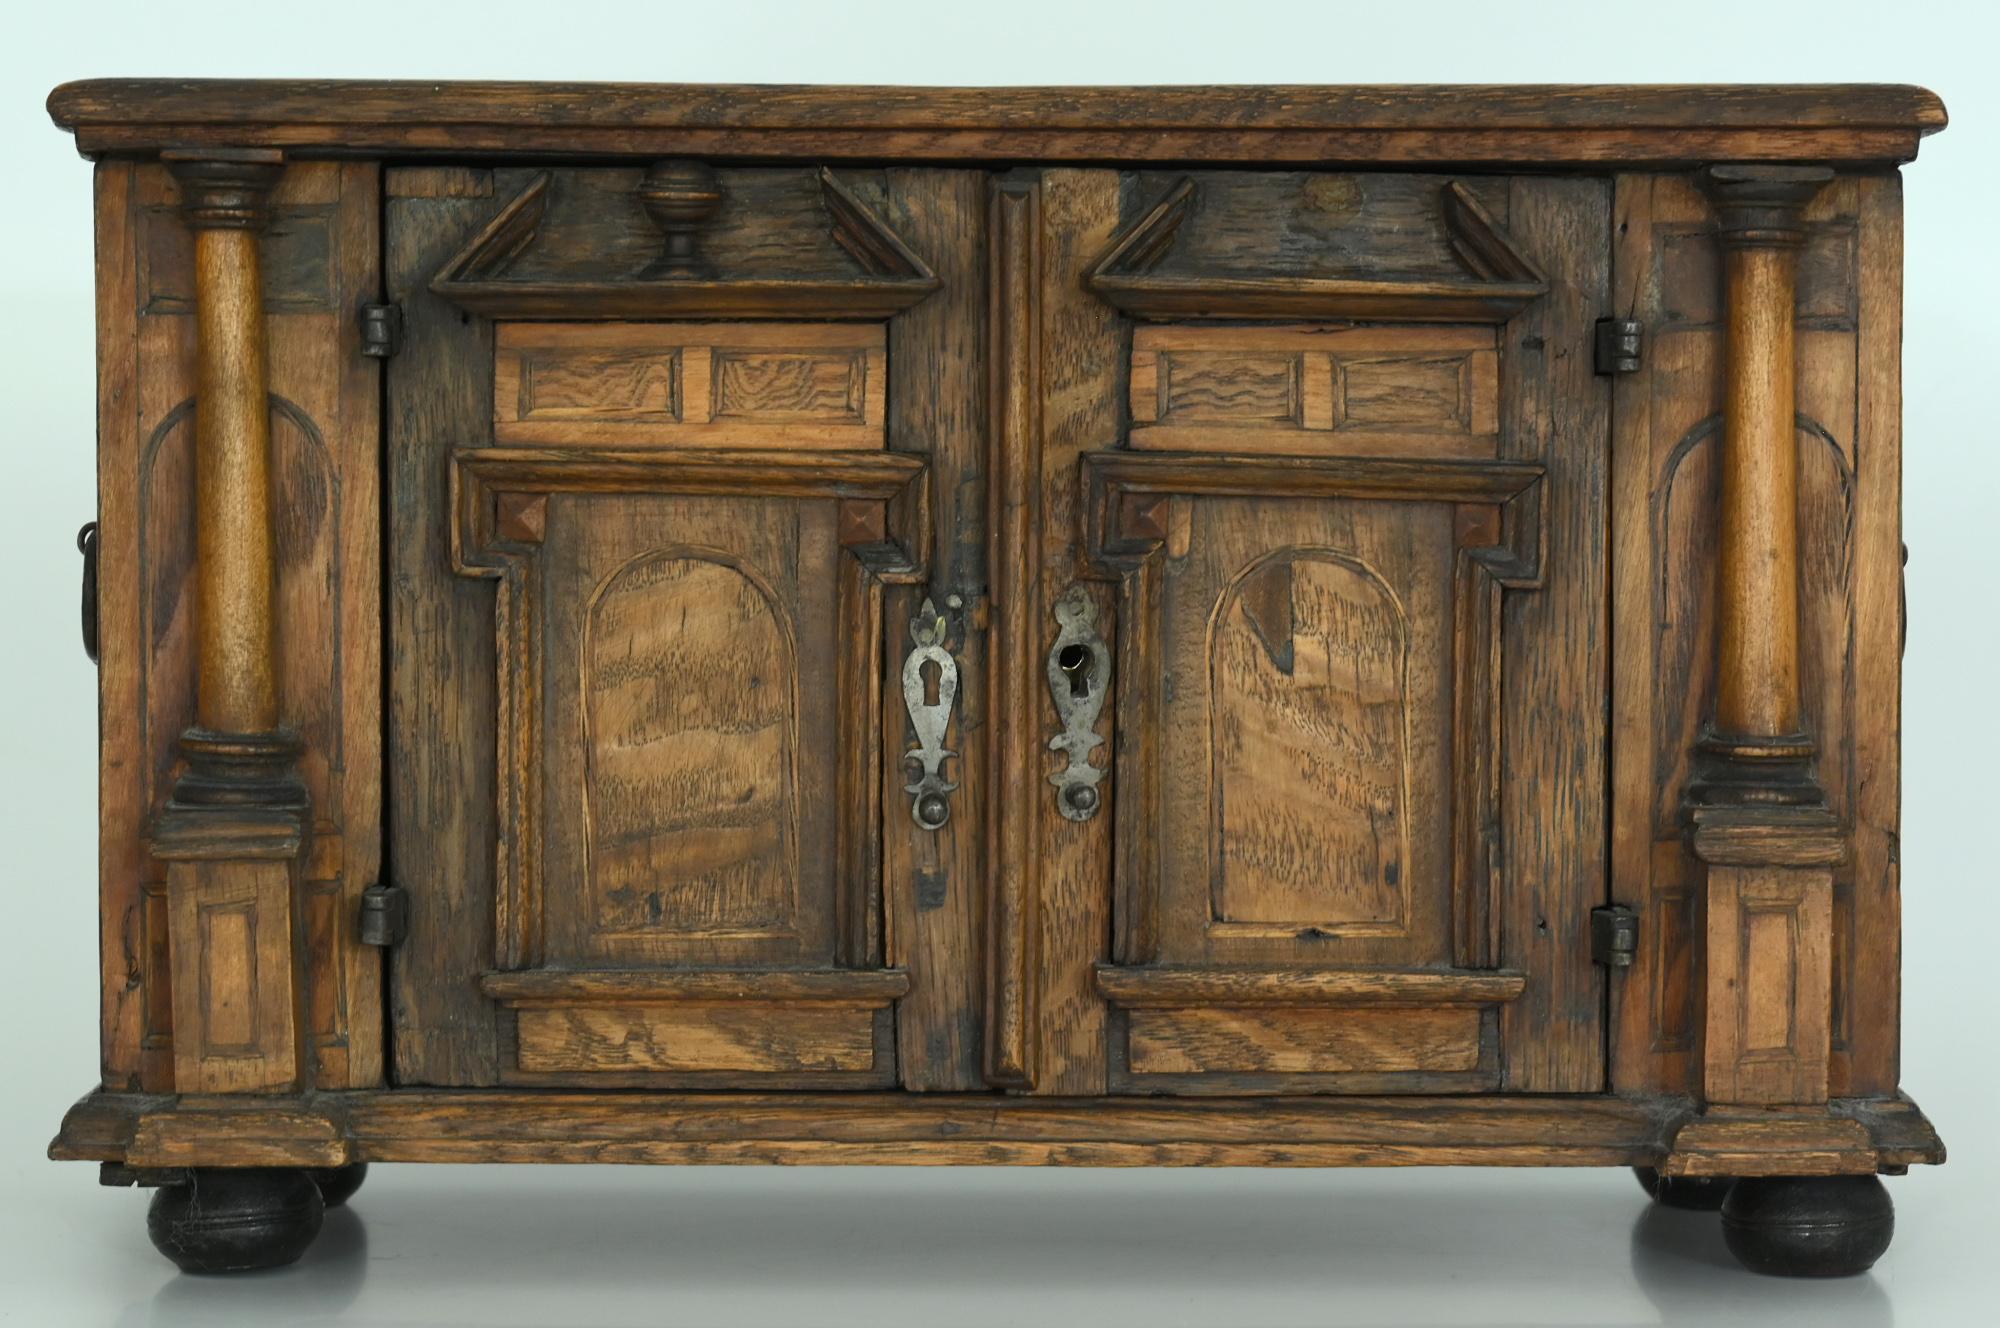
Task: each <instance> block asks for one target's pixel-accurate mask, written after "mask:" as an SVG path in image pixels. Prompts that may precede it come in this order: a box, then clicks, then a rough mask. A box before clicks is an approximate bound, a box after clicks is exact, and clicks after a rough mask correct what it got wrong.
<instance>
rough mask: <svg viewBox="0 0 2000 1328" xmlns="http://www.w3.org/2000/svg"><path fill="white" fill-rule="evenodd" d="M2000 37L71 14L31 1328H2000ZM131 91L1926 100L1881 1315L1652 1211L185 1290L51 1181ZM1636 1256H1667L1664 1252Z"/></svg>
mask: <svg viewBox="0 0 2000 1328" xmlns="http://www.w3.org/2000/svg"><path fill="white" fill-rule="evenodd" d="M1994 12H1995V10H1994V6H1993V5H1992V4H1991V3H1990V0H1989V2H1987V3H1979V2H1976V0H1963V2H1961V3H1955V4H1951V3H1930V4H1923V3H1908V4H1886V3H1879V2H1878V3H1844V2H1840V3H1836V2H1835V0H1819V2H1817V3H1810V4H1771V3H1764V4H1758V3H1748V2H1741V3H1725V4H1714V3H1696V2H1695V0H1673V2H1672V3H1641V2H1639V0H1592V2H1591V3H1582V4H1577V3H1566V4H1532V3H1527V2H1526V0H1517V2H1516V3H1511V4H1503V3H1497V2H1491V3H1450V2H1447V0H1425V2H1423V3H1403V4H1393V3H1379V2H1378V3H1365V4H1342V3H1326V2H1324V0H1322V2H1320V3H1312V4H1298V5H1258V4H1251V3H1243V2H1241V0H1235V2H1232V0H1203V3H1199V4H1185V3H1175V2H1171V0H1122V2H1121V3H1117V4H1093V3H1085V2H1084V0H1068V2H1067V3H1049V2H1048V0H979V2H978V3H976V4H963V5H952V4H943V3H933V4H917V3H902V4H854V3H839V2H838V0H822V2H821V3H816V4H758V3H751V2H750V0H711V2H710V3H705V4H661V3H653V4H642V3H632V4H612V3H587V2H586V0H542V2H541V3H533V4H525V3H513V2H511V0H492V2H491V3H485V4H477V5H449V6H447V5H435V6H433V5H426V4H421V3H414V2H400V3H388V4H383V3H372V2H368V0H364V2H363V3H358V4H356V3H349V4H333V3H330V0H313V2H312V3H298V2H297V0H293V2H292V3H281V2H279V0H265V2H264V3H257V4H243V3H229V4H225V3H216V2H214V0H179V2H178V3H157V2H156V3H138V4H130V3H113V2H112V0H91V2H90V3H80V2H73V3H68V4H64V3H60V2H59V0H37V2H36V3H33V4H20V5H15V6H11V7H9V9H8V11H7V12H6V13H5V15H4V17H0V34H4V40H0V71H4V77H0V145H4V152H0V186H3V187H4V193H5V197H4V202H3V203H0V374H4V385H5V391H4V395H0V401H4V404H5V413H4V415H0V438H4V452H0V475H4V477H5V488H4V490H0V492H4V494H5V507H4V513H0V849H4V866H0V881H4V885H0V955H4V961H0V1076H4V1078H0V1322H5V1323H21V1324H31V1325H36V1326H37V1328H41V1326H42V1325H50V1326H53V1328H69V1325H92V1324H116V1325H121V1326H127V1325H151V1324H158V1325H167V1324H189V1325H204V1326H206V1325H228V1324H239V1323H241V1324H260V1325H262V1324H271V1325H276V1324H322V1323H343V1324H345V1323H353V1324H381V1325H420V1324H421V1325H430V1324H464V1325H475V1324H477V1325H577V1326H582V1325H598V1324H604V1325H627V1324H632V1325H637V1324H648V1325H652V1324H704V1325H707V1324H730V1325H764V1324H771V1325H784V1326H785V1328H800V1326H803V1325H817V1324H850V1323H853V1324H863V1323H865V1324H879V1325H884V1326H885V1328H886V1326H887V1325H901V1324H923V1325H952V1328H959V1326H960V1325H985V1324H1011V1323H1034V1324H1068V1323H1090V1324H1097V1325H1118V1324H1127V1323H1131V1324H1156V1325H1170V1324H1204V1325H1206V1324H1215V1325H1227V1326H1228V1328H1252V1326H1254V1325H1263V1324H1293V1323H1299V1324H1304V1323H1313V1324H1371V1325H1372V1324H1383V1325H1447V1324H1495V1325H1559V1324H1561V1325H1567V1324H1580V1325H1614V1324H1615V1325H1627V1324H1633V1325H1637V1324H1663V1323H1702V1324H1711V1325H1717V1324H1736V1323H1756V1324H1762V1325H1773V1326H1774V1328H1775V1326H1777V1325H1788V1324H1802V1325H1803V1324H1813V1325H1819V1326H1822V1328H1835V1326H1836V1325H1847V1324H1853V1325H1886V1324H1892V1323H1901V1324H1904V1325H1914V1326H1916V1328H1955V1326H1956V1325H1961V1324H1965V1325H1970V1324H1985V1323H1990V1322H1992V1321H1993V1318H1994V1314H1995V1312H1996V1311H1995V1310H1994V1309H1993V1305H1994V1304H1995V1303H1996V1297H2000V1273H1996V1267H2000V1254H1996V1251H1995V1236H1996V1231H2000V1224H1996V1223H1995V1221H1994V1220H1993V1217H1992V1207H1991V1196H1992V1195H1993V1194H1994V1193H1995V1188H1996V1180H2000V1177H1996V1167H1995V1162H1994V1157H1995V1144H1996V1139H1995V1133H1996V1131H2000V1119H1996V1113H1995V1111H1994V1109H1993V1105H1992V1102H1993V1096H1994V1094H1995V1092H1996V1090H1997V1089H2000V1071H1996V1069H1995V1067H1994V1063H1993V1062H1994V1058H1995V1057H1996V1056H2000V1040H1996V1037H1995V1028H1994V1016H1995V1006H1996V1001H1995V997H1994V992H1995V990H1996V985H1995V981H1994V972H1995V969H1996V960H1995V958H1994V955H1993V938H1994V937H1995V936H1996V935H2000V917H1996V910H1995V905H1994V893H1995V890H1994V886H1995V872H1994V869H1993V866H1992V863H1993V861H1994V853H1995V846H1996V844H2000V833H1997V832H2000V815H1996V814H1995V812H1994V808H1993V804H1994V801H1995V799H1994V793H1995V788H1996V783H2000V781H1996V779H1995V776H1994V773H1993V772H1994V770H1995V768H1996V757H1995V753H1996V750H2000V720H1996V714H2000V704H1997V703H1996V701H1995V692H1994V689H1993V687H1992V686H1991V684H1990V682H1989V678H1990V677H1991V674H1992V670H1993V668H1994V666H1995V663H1996V660H2000V631H1996V627H1995V619H1996V611H2000V594H1996V592H1995V585H1996V579H1995V578H1996V574H1995V562H1996V555H1995V549H1996V539H1995V535H1994V531H1993V526H1994V524H1995V523H1994V514H1995V512H1996V511H2000V460H1996V458H2000V430H1996V428H1995V424H1994V415H1995V402H1996V400H2000V385H1996V379H2000V373H1997V372H1996V370H2000V363H1996V360H2000V357H1996V350H2000V338H1996V336H1995V332H1994V328H1995V318H1996V312H2000V299H1996V289H1995V287H1996V281H1995V272H1996V268H2000V257H1996V255H1997V254H2000V236H1996V229H1995V228H1996V225H2000V207H1996V203H2000V198H1996V190H1995V186H1994V180H1995V173H1996V171H2000V139H1996V136H1995V116H1996V112H2000V101H1997V100H1996V96H1995V83H1996V81H2000V73H1997V72H1996V69H1995V66H1994V63H1993V58H1994V55H1993V53H1994V50H1995V49H1996V38H2000V25H1996V22H1995V20H1994V17H1993V15H1994ZM111 75H155V76H185V75H238V76H247V75H257V76H296V77H341V76H346V77H357V76H360V77H370V76H372V77H403V78H421V77H456V78H542V79H581V78H609V79H637V80H662V81H665V80H688V81H724V82H730V81H742V82H757V81H766V82H770V81H781V82H814V81H817V82H864V83H865V82H877V83H897V82H911V83H973V84H977V83H1228V82H1239V83H1240V82H1301V83H1303V82H1343V81H1345V82H1397V81H1409V82H1418V81H1456V82H1508V81H1575V82H1609V81H1633V82H1643V81H1692V80H1712V81H1741V82H1778V81H1821V80H1856V81H1897V82H1918V83H1923V84H1926V85H1928V86H1930V87H1932V88H1933V89H1935V90H1936V91H1938V92H1939V93H1941V94H1942V95H1943V97H1944V99H1945V101H1946V103H1947V105H1948V106H1949V107H1950V108H1951V114H1952V120H1953V126H1952V128H1951V129H1950V130H1949V131H1947V132H1946V133H1945V134H1944V135H1942V136H1941V137H1938V138H1934V139H1931V140H1929V141H1928V143H1927V144H1926V146H1925V148H1924V152H1923V158H1922V160H1920V161H1919V162H1918V163H1917V164H1916V165H1915V166H1914V167H1912V168H1910V170H1909V172H1908V194H1907V201H1908V231H1907V238H1908V282H1907V300H1908V316H1907V319H1906V372H1905V389H1906V391H1905V402H1906V405H1905V450H1906V456H1907V460H1906V465H1905V476H1906V486H1907V488H1906V504H1907V531H1908V539H1909V543H1910V548H1911V558H1910V572H1909V603H1910V638H1909V656H1908V662H1907V683H1906V687H1905V691H1904V701H1905V705H1904V730H1905V739H1906V745H1905V762H1904V837H1903V844H1904V851H1903V865H1904V876H1903V880H1904V892H1905V932H1906V947H1905V949H1906V961H1905V975H1906V977H1905V990H1906V1002H1905V1007H1904V1029H1905V1042H1904V1048H1905V1050H1904V1057H1903V1063H1904V1083H1905V1086H1906V1087H1907V1088H1908V1090H1909V1091H1910V1092H1911V1093H1912V1094H1914V1095H1915V1096H1917V1097H1918V1099H1919V1100H1920V1101H1922V1102H1923V1104H1924V1105H1925V1106H1926V1108H1928V1109H1929V1111H1930V1113H1931V1115H1932V1117H1933V1119H1934V1120H1935V1121H1936V1122H1937V1124H1938V1126H1939V1128H1940V1129H1941V1130H1942V1131H1943V1132H1944V1134H1945V1136H1946V1138H1947V1140H1948V1141H1949V1142H1950V1144H1951V1146H1952V1149H1953V1153H1954V1160H1953V1162H1952V1163H1951V1165H1950V1166H1948V1167H1946V1168H1943V1169H1942V1170H1927V1171H1920V1172H1919V1173H1917V1174H1915V1175H1912V1176H1910V1177H1908V1178H1907V1179H1904V1180H1896V1181H1891V1182H1890V1184H1891V1187H1892V1190H1893V1192H1894V1194H1895V1197H1896V1201H1897V1204H1898V1208H1899V1223H1900V1227H1901V1232H1900V1234H1899V1236H1898V1238H1897V1241H1896V1245H1895V1247H1894V1248H1893V1249H1892V1250H1891V1251H1890V1253H1889V1256H1888V1257H1887V1258H1886V1259H1885V1260H1884V1261H1883V1263H1882V1264H1881V1265H1880V1266H1879V1267H1878V1268H1877V1269H1876V1271H1875V1272H1874V1273H1873V1274H1872V1275H1871V1276H1870V1277H1868V1278H1864V1279H1859V1280H1851V1281H1846V1282H1841V1283H1834V1284H1821V1285H1813V1284H1796V1283H1783V1282H1771V1281H1765V1280H1761V1279H1755V1278H1751V1277H1750V1276H1748V1275H1747V1274H1743V1273H1740V1272H1737V1271H1736V1270H1735V1269H1734V1268H1733V1267H1732V1266H1730V1265H1729V1264H1728V1262H1727V1256H1726V1255H1724V1254H1723V1252H1722V1251H1721V1248H1720V1245H1719V1241H1718V1239H1717V1237H1716V1235H1715V1231H1714V1225H1713V1220H1712V1219H1705V1218H1700V1217H1692V1218H1690V1217H1685V1216H1683V1215H1679V1214H1674V1213H1664V1212H1659V1213H1651V1214H1649V1213H1648V1210H1647V1209H1646V1208H1645V1207H1644V1206H1643V1204H1642V1202H1641V1196H1640V1194H1639V1191H1638V1190H1637V1188H1636V1187H1635V1186H1634V1185H1633V1183H1632V1181H1631V1179H1630V1178H1629V1177H1628V1176H1627V1175H1625V1174H1624V1173H1623V1172H1588V1171H1586V1172H1475V1171H1441V1172H1242V1171H1235V1172H1207V1173H1199V1172H1140V1173H1132V1172H1109V1171H1073V1172H1054V1171H1047V1172H1044V1171H1018V1172H1000V1171H942V1170H921V1171H920V1170H908V1171H905V1170H898V1169H891V1170H879V1171H863V1170H802V1171H768V1170H756V1169H734V1170H732V1169H690V1170H633V1169H560V1168H520V1169H515V1170H506V1169H500V1168H480V1167H443V1168H415V1167H406V1168H390V1169H383V1170H381V1171H379V1172H378V1174H377V1175H376V1176H375V1177H374V1178H372V1179H371V1180H370V1181H369V1184H368V1188H367V1189H365V1190H363V1191H362V1193H361V1195H360V1197H359V1198H358V1199H357V1201H356V1206H355V1210H354V1211H353V1212H352V1213H349V1214H336V1215H335V1216H334V1217H332V1218H331V1219H330V1220H329V1221H328V1223H327V1231H326V1233H325V1235H324V1236H322V1237H321V1239H320V1242H319V1244H318V1245H317V1246H315V1248H314V1249H313V1250H312V1251H311V1252H310V1253H309V1254H308V1255H307V1256H306V1259H305V1261H304V1262H302V1263H301V1264H300V1265H298V1266H297V1267H296V1268H293V1269H290V1270H286V1271H282V1272H277V1273H272V1274H265V1275H260V1276H257V1277H255V1278H251V1279H242V1280H234V1281H230V1280H224V1281H201V1280H194V1279H187V1278H181V1277H178V1276H176V1275H175V1273H174V1271H173V1269H172V1268H171V1267H170V1266H169V1265H168V1264H167V1263H165V1262H164V1261H163V1260H161V1259H160V1258H159V1257H158V1256H157V1255H155V1254H154V1253H153V1251H152V1249H151V1247H150V1246H148V1245H147V1243H146V1239H145V1235H144V1231H143V1222H142V1212H143V1208H144V1198H143V1196H142V1195H140V1194H138V1193H135V1192H132V1191H124V1190H100V1189H99V1188H98V1187H97V1185H96V1177H95V1175H94V1174H93V1172H92V1170H91V1168H89V1167H87V1166H81V1165H64V1166H58V1165H56V1164H54V1163H50V1162H47V1161H45V1160H43V1148H44V1147H45V1145H46V1143H47V1141H48V1138H49V1135H50V1134H51V1133H52V1132H53V1130H54V1128H55V1125H56V1123H57V1121H58V1120H59V1119H60V1117H61V1115H62V1111H63V1109H64V1108H65V1107H66V1106H67V1105H68V1104H69V1102H70V1101H71V1100H72V1099H74V1098H75V1097H76V1096H77V1095H78V1094H79V1093H81V1092H82V1091H83V1090H84V1089H86V1088H88V1087H89V1086H90V1084H91V1083H92V1081H93V1080H94V1078H95V1076H96V1073H97V1070H96V1065H97V1059H96V1038H97V1032H96V1011H97V999H96V985H95V984H96V971H97V956H96V940H95V937H96V921H95V916H94V902H93V901H94V886H93V880H94V873H95V866H94V849H93V835H94V826H95V819H94V805H95V789H94V781H93V775H92V768H93V767H92V761H93V753H92V744H93V741H94V732H95V730H94V725H95V714H96V709H95V707H96V702H95V696H94V681H93V676H92V672H91V670H90V668H89V666H88V665H87V664H86V663H85V662H84V659H83V656H82V653H81V652H80V650H79V649H78V648H77V644H76V632H77V629H76V575H77V558H76V554H75V552H74V548H73V545H72V543H71V541H72V539H73V537H74V535H75V531H76V527H77V526H78V524H79V523H81V522H82V521H84V520H86V519H87V518H88V517H89V516H90V515H91V514H92V511H93V501H94V500H93V460H92V429H93V423H92V410H93V402H94V394H93V386H92V372H93V369H92V361H93V346H92V334H91V314H92V295H91V285H90V273H91V254H90V234H91V223H90V173H89V169H88V167H87V166H86V165H85V164H84V163H83V162H81V161H80V160H78V159H77V158H76V156H75V155H74V153H73V151H72V150H71V147H70V143H69V140H68V139H67V138H66V137H64V136H62V135H60V134H58V133H57V132H56V131H55V130H54V129H53V128H51V127H50V125H49V122H48V119H47V117H46V115H45V114H44V113H43V110H42V99H43V97H44V96H45V95H46V94H47V92H48V90H49V88H50V87H52V86H54V85H55V84H56V83H58V82H60V81H62V80H65V79H71V78H83V77H91V76H111ZM1642 1238H1643V1239H1642Z"/></svg>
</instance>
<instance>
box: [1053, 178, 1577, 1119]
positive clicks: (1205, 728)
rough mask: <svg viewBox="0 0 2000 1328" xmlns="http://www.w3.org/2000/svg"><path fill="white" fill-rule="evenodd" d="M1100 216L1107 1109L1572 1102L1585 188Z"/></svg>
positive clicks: (1088, 486)
mask: <svg viewBox="0 0 2000 1328" xmlns="http://www.w3.org/2000/svg"><path fill="white" fill-rule="evenodd" d="M1161 185H1162V186H1164V187H1159V186H1156V187H1155V188H1153V189H1150V190H1149V189H1148V188H1146V187H1144V186H1143V185H1142V186H1141V187H1137V188H1132V189H1128V190H1127V191H1126V197H1127V199H1128V200H1129V220H1128V225H1127V228H1126V230H1125V232H1124V233H1123V236H1122V239H1123V241H1124V242H1125V243H1124V244H1123V245H1122V246H1121V245H1114V246H1113V248H1112V249H1111V250H1110V251H1108V254H1107V256H1106V258H1105V260H1104V261H1103V262H1101V263H1100V264H1099V265H1098V266H1097V267H1096V268H1094V269H1093V270H1092V271H1091V272H1090V273H1089V274H1088V275H1087V277H1086V283H1087V284H1089V285H1090V286H1092V287H1093V288H1094V289H1096V290H1097V291H1098V293H1099V294H1100V295H1101V296H1103V298H1105V299H1107V300H1109V301H1111V302H1112V303H1113V304H1115V305H1117V306H1118V307H1119V308H1120V309H1121V311H1122V312H1123V313H1124V314H1125V315H1126V316H1127V317H1128V318H1129V319H1130V320H1131V321H1132V336H1131V343H1130V346H1131V349H1130V359H1129V369H1128V375H1129V376H1128V381H1127V388H1128V398H1129V413H1130V421H1131V423H1130V427H1129V428H1128V429H1127V430H1126V432H1125V434H1124V436H1123V438H1122V439H1121V440H1120V441H1121V445H1120V446H1118V447H1115V448H1111V449H1107V450H1104V451H1099V452H1096V453H1093V454H1090V455H1087V456H1084V457H1083V458H1081V460H1080V462H1079V465H1080V467H1081V475H1080V477H1079V479H1080V485H1081V492H1082V494H1083V503H1082V511H1081V524H1082V527H1083V530H1082V532H1081V539H1082V543H1083V545H1084V548H1083V555H1084V561H1085V563H1086V564H1087V565H1089V566H1092V567H1094V568H1095V569H1096V570H1097V573H1098V574H1099V575H1104V576H1111V577H1115V578H1116V580H1117V583H1118V594H1117V634H1116V635H1117V661H1116V668H1115V671H1114V672H1115V679H1116V681H1115V684H1114V687H1113V696H1114V698H1115V699H1114V702H1113V705H1112V709H1113V711H1114V727H1115V732H1116V742H1115V752H1116V755H1115V760H1114V761H1113V762H1112V765H1111V779H1110V783H1109V792H1110V803H1109V805H1110V807H1111V808H1112V815H1113V816H1114V818H1115V820H1114V827H1113V835H1112V839H1113V843H1114V854H1113V860H1114V867H1113V878H1114V879H1113V908H1112V922H1113V936H1112V941H1111V958H1110V961H1109V962H1108V963H1104V964H1101V965H1100V966H1099V967H1098V969H1097V973H1096V986H1097V990H1098V993H1099V995H1100V996H1101V997H1102V998H1103V999H1104V1001H1105V1002H1106V1003H1107V1005H1108V1006H1109V1009H1110V1016H1109V1021H1108V1034H1109V1048H1108V1065H1107V1070H1108V1080H1109V1086H1110V1088H1111V1089H1112V1091H1114V1092H1176V1093H1189V1092H1192V1093H1202V1092H1216V1093H1242V1092H1352V1093H1384V1092H1409V1093H1440V1092H1488V1091H1496V1090H1513V1091H1538V1092H1562V1091H1594V1090H1598V1089H1601V1088H1602V1086H1603V1084H1604V1051H1603V1046H1604V1043H1603V1017H1604V1009H1603V1004H1604V999H1605V998H1604V989H1603V983H1602V980H1601V976H1600V972H1599V970H1597V969H1596V968H1595V967H1594V966H1593V964H1592V963H1591V959H1590V953H1589V929H1590V917H1589V913H1590V909H1591V908H1592V907H1593V906H1595V905H1597V904H1600V903H1602V902H1604V898H1605V862H1604V849H1605V844H1604V834H1605V818H1604V808H1605V799H1606V789H1605V783H1604V781H1605V714H1606V706H1607V697H1608V695H1609V693H1608V690H1607V682H1608V679H1607V674H1606V667H1605V663H1606V649H1605V621H1606V598H1605V597H1606V584H1607V582H1606V567H1607V558H1608V551H1607V548H1606V530H1607V526H1608V519H1607V518H1608V514H1607V512H1606V509H1605V505H1604V475H1605V470H1606V446H1607V440H1608V423H1609V418H1608V392H1607V390H1606V388H1605V386H1604V384H1603V382H1602V380H1599V379H1598V378H1596V376H1595V375H1594V374H1593V371H1592V365H1591V346H1590V342H1591V334H1592V325H1593V322H1594V320H1595V318H1596V317H1598V316H1599V315H1600V314H1604V313H1608V312H1610V310H1609V309H1608V307H1607V301H1608V298H1609V295H1608V291H1607V289H1606V267H1607V256H1608V250H1609V236H1610V217H1609V208H1608V194H1607V190H1606V189H1605V187H1604V186H1603V184H1602V183H1601V182H1597V181H1582V180H1563V179H1496V178H1484V179H1471V178H1468V179H1455V178H1449V177H1428V176H1395V175H1367V176H1362V175H1347V176H1336V175H1316V174H1271V175H1222V174H1218V175H1214V176H1196V177H1187V178H1185V179H1182V180H1179V181H1175V182H1161Z"/></svg>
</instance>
